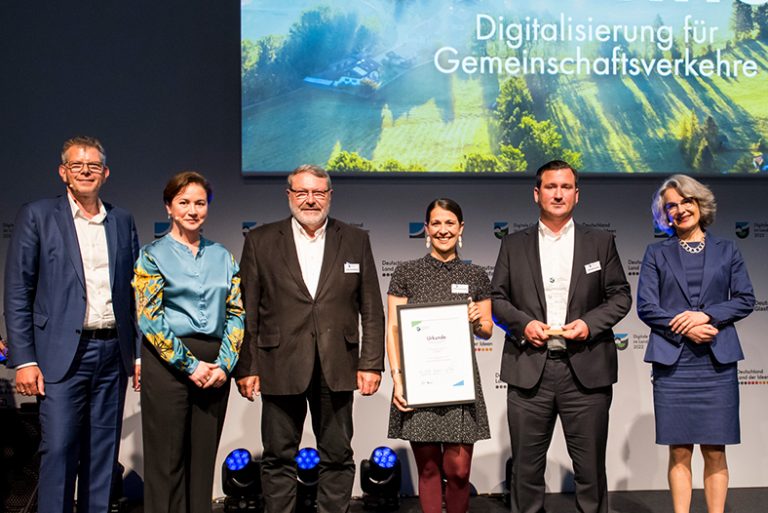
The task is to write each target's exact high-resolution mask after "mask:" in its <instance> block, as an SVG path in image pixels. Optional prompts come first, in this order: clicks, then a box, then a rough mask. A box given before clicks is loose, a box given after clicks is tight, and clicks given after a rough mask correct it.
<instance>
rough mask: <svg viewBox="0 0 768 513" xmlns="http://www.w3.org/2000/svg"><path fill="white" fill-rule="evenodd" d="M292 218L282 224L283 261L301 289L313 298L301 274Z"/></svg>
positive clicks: (281, 248) (281, 244)
mask: <svg viewBox="0 0 768 513" xmlns="http://www.w3.org/2000/svg"><path fill="white" fill-rule="evenodd" d="M291 219H292V218H290V217H289V218H288V219H287V220H286V221H284V222H283V224H282V226H280V234H281V237H280V246H281V247H280V251H281V253H282V257H283V262H285V264H286V265H285V267H286V268H287V269H288V272H289V273H290V275H291V276H292V277H293V279H294V280H295V281H296V284H297V285H298V286H299V288H300V289H301V291H302V293H303V294H304V295H305V296H307V297H308V298H310V299H312V295H311V294H310V293H309V289H308V288H307V284H306V283H304V277H303V276H302V275H301V265H300V264H299V254H298V253H297V252H296V242H295V241H294V240H293V227H292V226H291Z"/></svg>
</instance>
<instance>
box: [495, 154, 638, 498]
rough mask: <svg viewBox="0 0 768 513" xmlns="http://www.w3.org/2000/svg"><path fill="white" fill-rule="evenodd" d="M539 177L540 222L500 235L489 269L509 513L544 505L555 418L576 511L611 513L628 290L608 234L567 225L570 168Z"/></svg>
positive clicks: (555, 164)
mask: <svg viewBox="0 0 768 513" xmlns="http://www.w3.org/2000/svg"><path fill="white" fill-rule="evenodd" d="M536 181H537V183H536V187H535V188H534V190H533V198H534V201H535V202H536V203H537V204H538V205H539V211H540V217H539V222H538V223H536V224H535V225H533V226H531V227H529V228H527V229H525V230H522V231H519V232H517V233H513V234H511V235H508V236H506V237H505V238H504V239H503V240H502V243H501V249H500V251H499V257H498V260H497V262H496V268H495V270H494V273H493V295H492V301H493V317H494V320H495V321H496V324H498V325H499V327H501V328H502V329H503V330H504V331H505V333H506V337H505V340H504V352H503V355H502V361H501V379H502V380H503V381H505V382H506V383H507V384H508V391H507V417H508V419H507V420H508V423H509V433H510V438H511V441H512V483H511V499H512V501H511V502H512V512H513V513H543V512H544V492H545V483H544V472H545V469H546V461H547V449H548V448H549V444H550V442H551V440H552V431H553V429H554V426H555V420H556V418H557V417H558V416H559V417H560V420H561V422H562V425H563V431H564V433H565V441H566V445H567V446H568V454H569V455H570V456H571V459H572V461H573V470H574V474H575V482H576V511H578V512H584V513H607V512H608V485H607V479H606V473H605V451H606V442H607V439H608V410H609V408H610V405H611V399H612V393H613V392H612V385H613V383H615V382H616V380H617V374H618V368H617V367H618V366H617V356H616V344H615V341H614V336H613V331H612V327H613V326H614V325H615V324H616V323H617V322H619V321H620V320H621V319H622V318H623V317H624V316H625V315H626V314H627V312H628V311H629V308H630V306H631V304H632V297H631V295H630V290H629V284H628V283H627V280H626V277H625V276H624V270H623V268H622V266H621V260H620V258H619V254H618V252H617V251H616V245H615V243H614V240H613V236H612V235H611V234H610V233H607V232H604V231H602V230H594V229H591V228H588V227H585V226H583V225H579V224H575V223H574V222H573V210H574V208H575V207H576V204H577V203H578V201H579V189H578V175H577V172H576V170H574V169H573V168H572V167H571V166H570V165H569V164H568V163H566V162H563V161H560V160H555V161H552V162H548V163H547V164H544V165H543V166H542V167H541V168H539V170H538V171H537V173H536Z"/></svg>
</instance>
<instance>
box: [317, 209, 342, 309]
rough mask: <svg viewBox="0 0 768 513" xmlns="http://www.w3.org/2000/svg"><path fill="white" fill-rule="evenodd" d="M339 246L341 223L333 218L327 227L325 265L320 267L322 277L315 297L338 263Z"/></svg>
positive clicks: (329, 220)
mask: <svg viewBox="0 0 768 513" xmlns="http://www.w3.org/2000/svg"><path fill="white" fill-rule="evenodd" d="M339 246H341V230H340V228H339V225H338V224H337V223H336V222H334V220H333V219H330V218H329V219H328V225H327V226H326V227H325V249H324V250H323V265H322V267H321V268H320V279H319V280H318V282H317V292H316V293H315V297H320V293H321V292H322V290H323V286H324V285H325V283H326V282H327V281H328V277H329V275H330V274H331V273H332V271H333V267H334V265H335V264H336V258H337V257H338V256H339Z"/></svg>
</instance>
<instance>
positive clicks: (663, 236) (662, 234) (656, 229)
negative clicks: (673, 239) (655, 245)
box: [653, 223, 669, 239]
mask: <svg viewBox="0 0 768 513" xmlns="http://www.w3.org/2000/svg"><path fill="white" fill-rule="evenodd" d="M653 236H654V237H655V238H657V239H666V238H667V237H669V235H668V234H667V232H665V231H663V230H662V229H661V228H659V227H658V226H656V223H653Z"/></svg>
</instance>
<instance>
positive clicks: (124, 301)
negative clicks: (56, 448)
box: [5, 194, 140, 382]
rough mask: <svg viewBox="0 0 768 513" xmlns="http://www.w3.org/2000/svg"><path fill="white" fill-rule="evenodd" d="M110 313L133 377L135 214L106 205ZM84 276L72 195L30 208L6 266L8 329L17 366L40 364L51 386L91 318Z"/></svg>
mask: <svg viewBox="0 0 768 513" xmlns="http://www.w3.org/2000/svg"><path fill="white" fill-rule="evenodd" d="M104 207H105V208H106V210H107V217H106V218H105V220H104V229H105V231H106V235H107V248H108V250H109V276H110V279H111V282H112V308H113V310H114V314H115V321H116V322H117V331H118V337H119V339H120V352H121V355H122V359H123V364H124V366H125V369H126V371H127V372H129V373H130V372H131V369H133V364H134V360H135V355H137V354H138V347H139V340H140V339H139V338H138V335H137V330H136V310H135V308H134V302H133V290H132V289H131V278H132V277H133V263H134V262H135V261H136V258H137V257H138V252H139V240H138V237H137V235H136V226H135V225H134V222H133V217H132V216H131V214H129V213H128V212H126V211H125V210H122V209H120V208H117V207H113V206H112V205H109V204H107V203H104ZM85 307H86V297H85V277H84V274H83V262H82V259H81V256H80V246H79V244H78V240H77V232H76V231H75V223H74V220H73V219H72V211H71V209H70V206H69V200H68V199H67V196H66V194H65V195H62V196H59V197H58V198H53V199H44V200H40V201H35V202H32V203H28V204H26V205H24V206H23V207H22V208H21V210H20V211H19V214H18V216H17V217H16V223H15V225H14V229H13V235H12V236H11V241H10V244H9V246H8V257H7V259H6V262H5V325H6V329H7V331H8V344H9V360H10V363H11V366H14V367H15V366H17V365H20V364H23V363H29V362H33V361H36V362H37V363H38V365H39V367H40V371H41V372H42V373H43V377H44V378H45V380H46V381H50V382H57V381H60V380H61V379H63V378H64V376H65V374H66V373H67V371H68V370H69V368H70V366H71V365H72V361H73V360H74V358H75V353H76V351H77V348H78V344H79V341H80V332H81V330H82V328H83V320H84V319H85Z"/></svg>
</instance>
